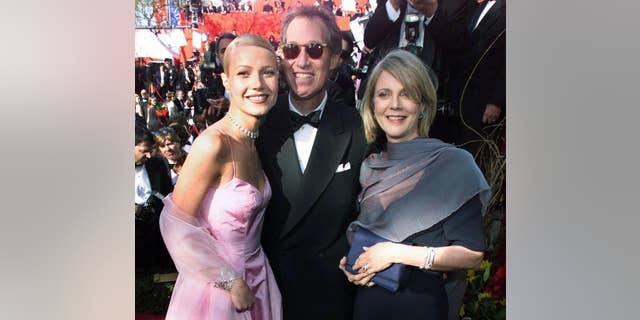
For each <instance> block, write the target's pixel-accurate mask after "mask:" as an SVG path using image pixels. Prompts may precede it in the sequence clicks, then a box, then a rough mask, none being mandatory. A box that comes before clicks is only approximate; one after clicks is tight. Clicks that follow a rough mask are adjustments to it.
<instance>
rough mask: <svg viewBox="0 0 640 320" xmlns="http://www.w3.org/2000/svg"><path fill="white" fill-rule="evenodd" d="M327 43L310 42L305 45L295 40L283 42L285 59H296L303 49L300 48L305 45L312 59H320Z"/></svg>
mask: <svg viewBox="0 0 640 320" xmlns="http://www.w3.org/2000/svg"><path fill="white" fill-rule="evenodd" d="M326 46H327V44H326V43H317V42H309V43H307V44H305V45H302V44H297V43H294V42H291V43H287V44H283V45H282V46H281V48H282V54H283V55H284V58H285V59H295V58H297V57H298V55H300V52H301V51H302V50H301V49H300V48H301V47H305V48H306V49H307V54H308V55H309V58H311V59H320V57H322V53H324V47H326Z"/></svg>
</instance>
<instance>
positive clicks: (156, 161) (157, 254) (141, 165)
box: [133, 122, 175, 272]
mask: <svg viewBox="0 0 640 320" xmlns="http://www.w3.org/2000/svg"><path fill="white" fill-rule="evenodd" d="M154 145H155V140H154V137H153V135H152V134H151V132H150V131H149V130H148V129H147V128H145V127H144V124H143V123H139V122H136V124H135V145H134V147H133V153H134V158H135V236H136V245H135V247H136V272H159V271H160V272H162V271H168V272H172V271H173V270H175V266H174V265H173V262H172V260H171V257H170V256H169V253H168V252H167V249H166V247H165V245H164V241H163V240H162V236H161V235H160V228H159V225H158V218H159V217H160V211H162V208H163V206H164V205H163V203H162V200H161V199H162V198H163V197H164V196H166V195H167V194H169V193H170V192H171V191H172V190H173V186H172V184H171V177H170V176H169V171H168V167H167V165H166V164H165V163H164V162H163V161H162V159H160V158H157V157H151V156H150V154H151V151H153V148H154Z"/></svg>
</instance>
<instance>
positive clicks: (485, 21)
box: [473, 0, 502, 35]
mask: <svg viewBox="0 0 640 320" xmlns="http://www.w3.org/2000/svg"><path fill="white" fill-rule="evenodd" d="M500 10H502V1H500V0H496V3H494V4H493V6H492V7H491V9H489V11H487V13H486V14H485V16H484V17H483V18H482V20H480V23H479V24H478V27H477V28H476V29H475V30H474V31H473V33H474V34H480V35H483V34H486V31H487V30H489V29H490V28H491V27H492V26H493V25H494V24H495V23H496V22H497V21H498V18H499V17H500Z"/></svg>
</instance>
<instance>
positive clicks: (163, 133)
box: [152, 127, 182, 145]
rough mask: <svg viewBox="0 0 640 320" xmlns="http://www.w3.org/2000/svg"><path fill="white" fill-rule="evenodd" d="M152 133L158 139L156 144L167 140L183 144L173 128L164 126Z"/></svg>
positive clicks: (164, 142)
mask: <svg viewBox="0 0 640 320" xmlns="http://www.w3.org/2000/svg"><path fill="white" fill-rule="evenodd" d="M152 133H153V137H154V138H155V139H156V145H161V144H166V143H167V141H169V142H173V143H179V144H180V145H182V143H181V142H180V137H179V136H178V134H177V133H176V132H175V130H173V129H172V128H169V127H162V128H160V130H158V131H154V132H152Z"/></svg>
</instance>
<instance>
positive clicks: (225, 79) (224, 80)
mask: <svg viewBox="0 0 640 320" xmlns="http://www.w3.org/2000/svg"><path fill="white" fill-rule="evenodd" d="M220 78H222V85H224V88H225V89H227V91H229V78H228V77H227V75H226V74H225V73H224V72H223V73H221V74H220Z"/></svg>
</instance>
